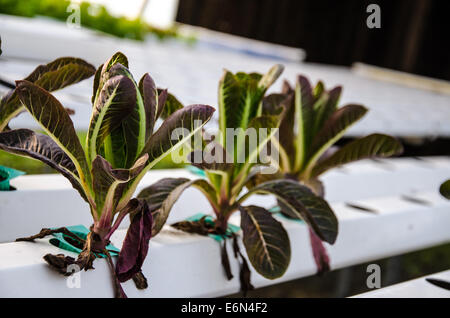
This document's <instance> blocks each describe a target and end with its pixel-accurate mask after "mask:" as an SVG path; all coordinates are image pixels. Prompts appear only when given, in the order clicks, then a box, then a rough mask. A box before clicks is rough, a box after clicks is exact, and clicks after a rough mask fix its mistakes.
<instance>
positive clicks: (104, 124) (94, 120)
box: [87, 75, 136, 160]
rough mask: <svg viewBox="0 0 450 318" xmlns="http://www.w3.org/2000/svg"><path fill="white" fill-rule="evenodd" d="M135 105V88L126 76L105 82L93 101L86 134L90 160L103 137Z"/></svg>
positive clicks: (129, 112) (118, 123) (127, 114)
mask: <svg viewBox="0 0 450 318" xmlns="http://www.w3.org/2000/svg"><path fill="white" fill-rule="evenodd" d="M135 105H136V89H135V86H134V83H133V81H132V80H130V79H129V78H128V77H126V76H123V75H119V76H114V77H112V78H110V79H109V80H108V81H107V82H106V83H105V85H104V86H103V87H102V89H101V91H100V93H99V95H98V98H97V99H96V101H95V104H94V109H93V111H92V117H91V123H90V126H89V131H88V135H87V140H88V147H87V149H88V153H89V157H90V160H94V158H95V157H96V156H97V153H98V152H99V149H100V146H101V145H102V143H103V141H104V140H105V138H106V137H107V136H108V135H110V134H111V132H112V131H113V130H115V129H116V128H118V127H119V126H120V124H121V123H122V122H123V120H125V119H126V118H127V117H128V116H129V115H130V114H131V112H132V111H133V110H134V107H135ZM107 159H109V158H108V156H107Z"/></svg>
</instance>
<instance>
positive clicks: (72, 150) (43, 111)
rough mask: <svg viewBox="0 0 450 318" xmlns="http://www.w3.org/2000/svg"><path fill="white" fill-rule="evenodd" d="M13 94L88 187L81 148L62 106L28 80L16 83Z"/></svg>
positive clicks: (87, 169)
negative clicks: (15, 93) (69, 160)
mask: <svg viewBox="0 0 450 318" xmlns="http://www.w3.org/2000/svg"><path fill="white" fill-rule="evenodd" d="M16 87H17V88H16V92H17V94H18V96H19V99H20V101H21V102H22V104H23V105H24V106H25V108H26V109H27V110H28V111H29V112H30V114H31V115H32V116H33V117H34V118H35V119H36V120H37V121H38V122H39V124H40V125H41V126H42V128H43V129H44V131H45V132H46V133H47V134H48V135H49V136H50V137H51V138H52V139H53V140H54V141H55V142H56V143H57V144H58V146H59V147H60V148H61V149H62V150H63V151H64V152H65V153H66V154H67V155H68V156H69V157H70V159H71V160H72V162H73V163H74V165H75V168H76V170H77V172H78V175H79V177H80V179H81V183H82V184H83V186H84V185H85V183H87V185H88V187H87V188H89V187H90V184H91V179H90V171H89V166H88V163H87V161H86V156H85V154H84V150H83V147H82V146H81V144H80V141H79V139H78V136H77V134H76V132H75V128H74V126H73V123H72V120H71V119H70V117H69V115H68V114H67V112H66V110H65V109H64V107H63V106H62V105H61V104H60V103H59V101H58V100H57V99H56V98H55V97H53V95H51V94H50V93H49V92H47V91H45V90H44V89H42V88H40V87H39V86H37V85H35V84H33V83H30V82H28V81H17V82H16Z"/></svg>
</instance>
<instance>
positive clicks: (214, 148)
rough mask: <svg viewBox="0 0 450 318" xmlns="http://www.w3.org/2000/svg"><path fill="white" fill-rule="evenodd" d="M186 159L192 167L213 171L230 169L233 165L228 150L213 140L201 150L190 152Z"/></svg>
mask: <svg viewBox="0 0 450 318" xmlns="http://www.w3.org/2000/svg"><path fill="white" fill-rule="evenodd" d="M188 160H189V162H190V163H191V165H193V166H194V167H197V168H199V169H202V170H207V171H208V172H213V173H214V172H220V173H221V172H226V171H231V170H232V169H233V167H234V163H233V162H232V160H231V157H230V156H229V154H228V152H227V151H226V150H225V149H224V148H223V147H222V145H221V144H219V143H218V142H215V141H211V142H209V143H208V144H207V145H206V146H205V147H204V149H202V150H194V151H193V152H191V153H190V154H189V155H188Z"/></svg>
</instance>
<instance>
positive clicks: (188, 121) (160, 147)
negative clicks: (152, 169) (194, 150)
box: [143, 105, 214, 163]
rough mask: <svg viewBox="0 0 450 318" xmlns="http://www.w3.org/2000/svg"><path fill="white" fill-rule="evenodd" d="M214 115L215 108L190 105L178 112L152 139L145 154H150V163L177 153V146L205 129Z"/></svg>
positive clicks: (146, 147) (166, 121)
mask: <svg viewBox="0 0 450 318" xmlns="http://www.w3.org/2000/svg"><path fill="white" fill-rule="evenodd" d="M213 113H214V108H213V107H211V106H207V105H190V106H186V107H184V108H182V109H179V110H177V111H176V112H175V113H173V114H172V115H171V116H169V118H167V119H166V120H165V121H164V122H163V124H162V125H161V127H160V128H159V129H158V130H157V131H156V132H155V133H154V134H153V135H152V136H151V137H150V139H149V140H148V141H147V144H146V145H145V147H144V150H143V153H148V155H149V161H150V162H155V163H156V161H159V160H160V159H162V158H163V157H165V156H166V155H167V154H168V153H170V152H173V151H175V150H176V149H175V148H174V147H175V146H177V145H181V144H182V143H184V142H186V141H188V140H189V138H190V137H191V136H192V135H193V134H194V133H195V132H197V131H198V130H200V129H201V128H202V127H203V125H204V124H205V123H206V122H207V121H208V120H209V119H210V118H211V116H212V114H213ZM196 124H199V125H196ZM177 129H178V131H177ZM178 132H179V133H180V134H178Z"/></svg>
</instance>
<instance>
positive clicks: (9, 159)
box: [0, 0, 184, 174]
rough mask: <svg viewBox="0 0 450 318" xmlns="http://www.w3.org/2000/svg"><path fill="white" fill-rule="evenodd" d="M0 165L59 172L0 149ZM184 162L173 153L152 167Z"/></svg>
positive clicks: (32, 171)
mask: <svg viewBox="0 0 450 318" xmlns="http://www.w3.org/2000/svg"><path fill="white" fill-rule="evenodd" d="M0 1H2V0H0ZM77 134H78V138H79V139H80V141H81V145H83V147H84V144H85V140H86V134H87V133H86V132H78V133H77ZM0 165H2V166H6V167H10V168H13V169H17V170H20V171H24V172H26V173H27V174H43V173H57V172H56V171H55V170H53V169H52V168H50V167H48V166H47V165H45V164H43V163H42V162H40V161H38V160H33V159H30V158H26V157H21V156H17V155H14V154H11V153H8V152H5V151H3V150H0ZM183 167H184V165H183V164H176V163H174V162H173V161H172V158H171V155H170V154H169V155H168V156H167V157H165V158H163V159H162V160H161V161H160V162H158V163H157V164H156V166H155V167H154V168H152V169H175V168H183Z"/></svg>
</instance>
